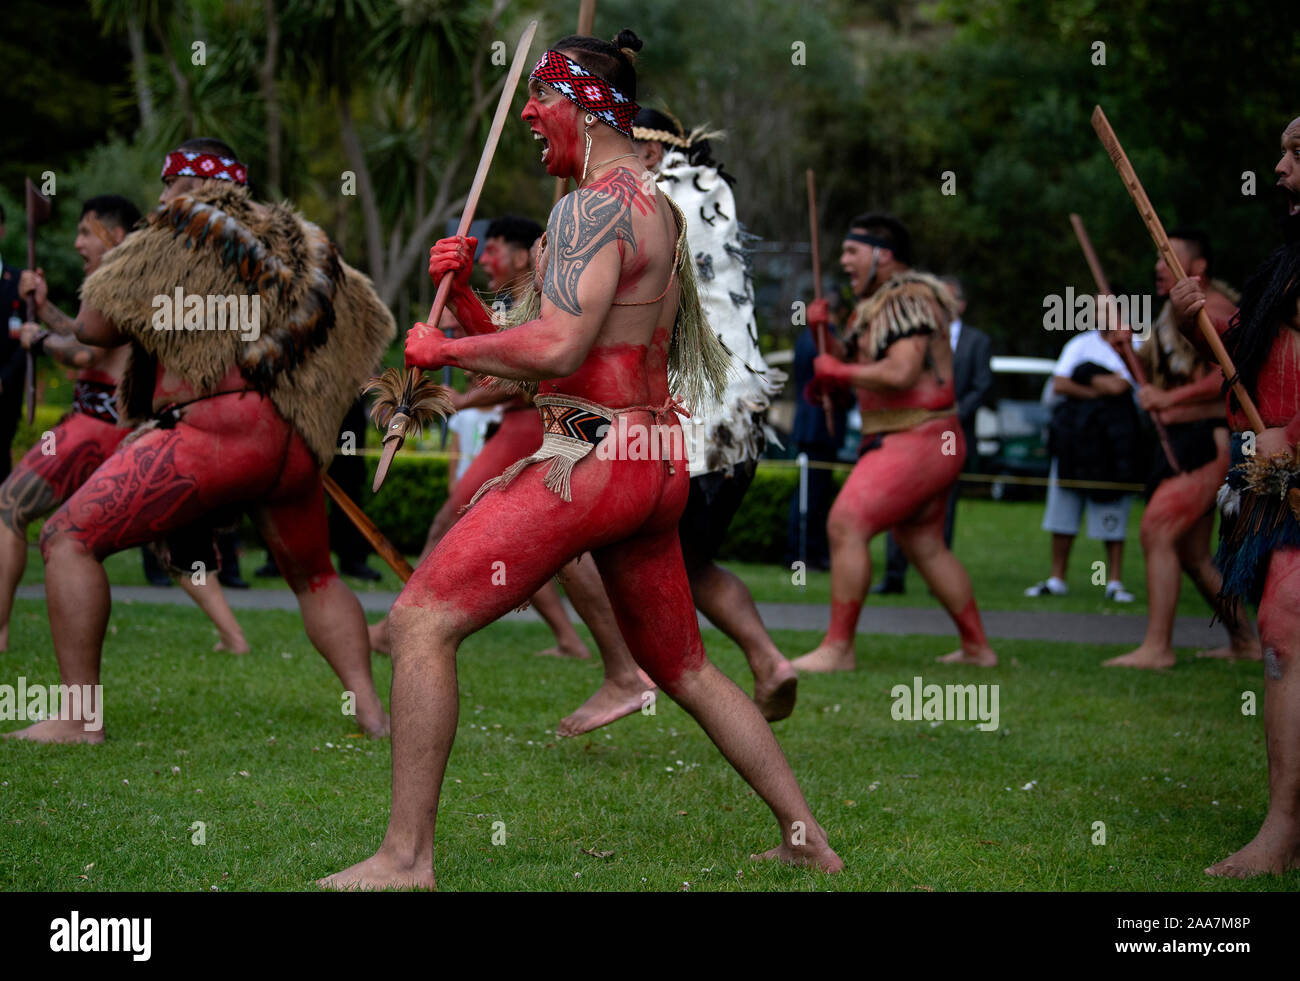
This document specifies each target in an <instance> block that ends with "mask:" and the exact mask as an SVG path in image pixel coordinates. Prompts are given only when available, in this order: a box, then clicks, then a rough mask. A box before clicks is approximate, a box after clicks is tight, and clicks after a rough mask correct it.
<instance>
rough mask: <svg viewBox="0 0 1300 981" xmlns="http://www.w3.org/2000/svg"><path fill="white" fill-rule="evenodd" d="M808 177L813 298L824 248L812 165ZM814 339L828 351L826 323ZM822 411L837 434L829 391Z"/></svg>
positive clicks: (819, 287) (821, 351) (818, 295)
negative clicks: (822, 248) (819, 225)
mask: <svg viewBox="0 0 1300 981" xmlns="http://www.w3.org/2000/svg"><path fill="white" fill-rule="evenodd" d="M807 177H808V241H809V243H811V245H812V273H813V299H814V300H820V299H821V298H822V250H821V235H820V229H819V227H818V221H817V179H816V177H815V176H814V174H813V169H812V168H811V167H809V168H808V170H807ZM813 340H815V341H816V342H817V353H818V354H825V353H826V325H825V324H822V325H821V327H820V328H819V329H818V330H814V331H813ZM822 412H824V413H825V414H826V431H827V432H829V433H830V434H831V435H832V436H834V435H835V403H834V402H833V401H832V400H831V396H830V393H829V392H823V393H822Z"/></svg>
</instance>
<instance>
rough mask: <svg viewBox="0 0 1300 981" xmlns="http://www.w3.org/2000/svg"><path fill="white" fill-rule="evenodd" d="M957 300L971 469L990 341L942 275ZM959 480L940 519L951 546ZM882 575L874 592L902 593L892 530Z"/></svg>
mask: <svg viewBox="0 0 1300 981" xmlns="http://www.w3.org/2000/svg"><path fill="white" fill-rule="evenodd" d="M941 278H942V279H943V281H944V283H946V284H947V286H948V289H950V290H951V291H952V295H953V296H954V297H955V298H956V300H957V319H956V320H954V321H953V322H952V324H951V325H950V326H949V328H948V334H949V340H950V341H951V343H952V371H953V384H954V387H955V388H956V391H957V414H958V416H959V417H960V418H961V428H962V432H963V433H964V434H965V436H966V466H965V468H964V469H966V470H972V469H973V468H974V466H975V464H976V462H977V460H978V457H979V453H978V451H977V450H976V445H977V444H976V443H975V412H976V410H978V409H979V407H980V406H981V405H983V404H984V401H985V399H987V398H988V395H989V390H990V389H992V388H993V369H992V368H991V367H990V362H991V360H992V357H993V345H992V343H991V342H990V341H989V336H988V334H986V333H984V331H982V330H978V329H976V328H974V327H971V326H970V325H969V324H965V323H963V322H962V317H963V316H964V315H965V313H966V292H965V290H963V289H962V285H961V280H959V279H958V278H957V277H956V276H943V277H941ZM960 491H961V482H960V481H958V482H957V483H955V484H953V485H952V493H950V494H949V495H948V514H947V517H945V519H944V522H943V540H944V542H945V543H946V544H947V545H948V547H949V548H952V527H953V522H954V520H955V519H956V517H957V496H958V494H959V493H960ZM885 555H886V562H885V576H884V578H883V579H882V580H881V581H880V584H879V585H878V586H876V587H875V588H874V589H873V590H872V592H873V593H901V592H902V591H903V577H904V576H905V575H906V574H907V557H906V556H905V555H903V550H902V549H901V548H899V547H898V543H897V542H895V541H894V536H893V535H892V534H891V535H890V536H889V537H888V538H887V539H886V541H885Z"/></svg>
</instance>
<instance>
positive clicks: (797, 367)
mask: <svg viewBox="0 0 1300 981" xmlns="http://www.w3.org/2000/svg"><path fill="white" fill-rule="evenodd" d="M815 357H817V342H816V341H815V340H813V336H812V331H809V330H801V331H800V332H799V334H798V336H797V337H796V338H795V342H794V390H795V411H794V432H793V433H791V441H792V442H793V443H794V446H795V452H796V453H807V454H808V461H809V462H810V463H818V462H820V463H830V462H833V461H834V460H835V458H836V454H837V452H838V451H839V448H840V446H841V444H843V442H844V428H845V417H846V416H847V415H848V403H842V404H840V405H839V406H838V407H837V408H836V410H835V412H834V415H833V419H834V424H835V435H834V436H832V435H831V432H830V429H829V428H828V427H827V425H826V411H825V410H824V409H823V408H822V406H821V404H820V403H819V404H816V405H814V404H813V403H811V402H809V401H808V400H807V399H806V398H804V390H805V389H806V388H807V387H808V383H809V382H810V381H812V377H813V358H815ZM834 497H835V485H834V484H833V483H832V481H831V471H830V470H829V469H827V468H824V467H809V468H808V517H807V525H806V529H805V535H806V536H807V537H806V538H805V547H806V549H807V554H805V555H800V554H799V490H798V488H797V487H796V488H795V492H794V496H793V497H792V498H791V499H790V523H789V529H788V535H787V538H786V551H785V564H786V565H787V566H789V565H793V564H794V562H796V561H799V560H802V561H804V562H806V563H807V568H809V569H822V570H826V569H829V568H830V567H831V553H830V546H829V544H828V543H827V541H826V516H827V515H828V514H829V513H830V509H831V500H832V499H833V498H834Z"/></svg>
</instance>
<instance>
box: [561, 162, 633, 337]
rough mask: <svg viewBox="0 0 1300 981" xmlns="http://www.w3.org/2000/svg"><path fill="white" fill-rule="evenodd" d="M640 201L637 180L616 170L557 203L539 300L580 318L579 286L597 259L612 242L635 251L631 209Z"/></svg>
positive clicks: (622, 171)
mask: <svg viewBox="0 0 1300 981" xmlns="http://www.w3.org/2000/svg"><path fill="white" fill-rule="evenodd" d="M640 196H641V185H640V184H639V183H638V182H637V180H636V179H635V178H634V177H633V176H632V175H631V174H630V173H628V172H627V171H625V170H619V171H615V172H614V173H612V174H610V175H609V176H608V177H607V178H603V179H602V180H600V181H598V182H597V183H596V184H595V185H593V186H592V187H589V188H580V189H578V190H576V191H574V192H573V193H572V194H570V195H568V196H567V197H565V198H563V199H561V201H560V203H559V205H557V206H556V208H555V210H554V211H553V212H551V220H550V222H548V224H547V229H546V242H547V248H548V250H549V251H550V256H549V259H548V262H547V268H546V282H545V283H544V284H543V286H542V294H543V295H544V296H545V297H547V299H549V300H550V301H551V302H552V303H554V304H555V305H556V306H557V307H559V308H560V309H561V310H563V311H564V312H565V313H567V314H570V315H572V316H575V317H578V316H581V315H582V305H581V304H580V303H579V302H578V280H579V279H580V278H581V277H582V274H583V273H584V272H585V271H586V269H587V266H588V265H589V264H590V263H591V260H592V259H593V258H595V256H596V253H598V252H599V251H600V250H601V249H603V248H604V247H605V246H606V245H608V244H609V243H610V242H627V243H628V244H629V245H631V246H632V248H634V249H635V248H636V236H635V235H634V234H633V232H632V212H631V207H632V205H633V204H636V205H638V206H640V205H641V202H640V201H639V200H638V199H639V197H640ZM642 210H644V208H643V209H642Z"/></svg>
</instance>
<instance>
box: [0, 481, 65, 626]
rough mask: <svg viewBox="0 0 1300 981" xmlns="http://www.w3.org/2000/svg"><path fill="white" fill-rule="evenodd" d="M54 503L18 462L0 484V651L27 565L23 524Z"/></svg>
mask: <svg viewBox="0 0 1300 981" xmlns="http://www.w3.org/2000/svg"><path fill="white" fill-rule="evenodd" d="M58 503H59V502H58V500H57V499H56V498H55V494H54V489H53V488H52V487H50V485H49V484H47V483H46V482H45V481H44V480H42V479H41V478H40V477H39V476H37V475H36V474H35V473H33V472H32V471H31V470H29V469H27V468H26V467H24V466H23V465H22V464H19V466H18V468H17V469H16V470H14V471H13V473H11V474H10V475H9V476H8V477H7V478H6V479H5V482H4V484H2V485H0V651H7V650H9V617H10V614H11V613H12V612H13V605H14V590H16V589H17V588H18V583H19V582H20V581H21V580H22V578H23V572H24V571H25V570H26V568H27V524H28V522H29V521H31V520H32V519H33V518H35V517H39V516H40V515H42V514H45V513H46V512H48V511H50V510H51V509H53V508H54V506H55V505H56V504H58Z"/></svg>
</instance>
